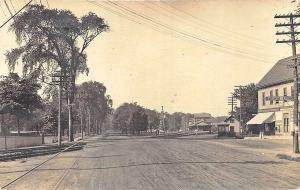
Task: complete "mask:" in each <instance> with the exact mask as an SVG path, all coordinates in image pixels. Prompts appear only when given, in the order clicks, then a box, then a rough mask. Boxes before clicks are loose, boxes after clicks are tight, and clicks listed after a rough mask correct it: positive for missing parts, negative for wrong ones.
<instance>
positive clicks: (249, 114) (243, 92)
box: [233, 83, 258, 124]
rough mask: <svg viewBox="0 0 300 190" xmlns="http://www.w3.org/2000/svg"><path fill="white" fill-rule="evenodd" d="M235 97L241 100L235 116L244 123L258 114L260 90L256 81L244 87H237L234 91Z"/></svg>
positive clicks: (235, 109) (235, 110)
mask: <svg viewBox="0 0 300 190" xmlns="http://www.w3.org/2000/svg"><path fill="white" fill-rule="evenodd" d="M233 97H234V98H236V99H238V100H239V101H240V102H241V105H240V107H242V109H240V107H235V108H234V112H233V115H234V116H235V118H237V119H238V120H240V116H241V120H242V123H243V124H245V123H247V122H248V121H249V120H250V119H252V118H253V117H254V115H255V114H257V110H258V90H257V88H256V85H255V84H254V83H250V84H248V85H246V86H245V87H243V88H238V89H235V90H234V92H233Z"/></svg>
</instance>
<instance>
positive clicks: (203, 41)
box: [107, 1, 266, 62]
mask: <svg viewBox="0 0 300 190" xmlns="http://www.w3.org/2000/svg"><path fill="white" fill-rule="evenodd" d="M107 3H110V4H113V5H115V6H117V7H120V8H122V9H123V10H125V11H127V12H129V13H131V14H133V15H135V16H138V17H140V18H143V19H145V20H147V21H150V22H152V23H154V24H157V25H159V26H161V27H163V28H164V29H168V30H171V31H173V32H176V33H178V34H181V35H183V36H184V37H187V38H191V39H194V40H197V41H199V42H201V44H202V45H205V46H206V47H209V48H215V49H217V50H219V51H222V52H227V53H231V54H234V55H240V56H243V57H244V58H248V59H252V60H256V61H262V62H266V60H262V59H258V58H257V56H253V55H249V54H248V53H246V52H243V51H240V50H235V49H233V48H230V47H226V46H223V45H222V44H219V43H217V42H212V41H210V40H207V39H203V38H202V37H199V36H195V35H193V34H190V33H188V32H186V31H183V30H179V29H176V28H175V29H174V27H171V26H169V25H166V24H163V23H161V22H160V21H157V20H155V19H153V18H151V17H148V16H145V15H143V14H140V13H137V12H135V11H133V10H131V9H130V8H128V7H126V6H124V5H123V6H121V5H119V4H117V3H115V2H111V1H109V2H107Z"/></svg>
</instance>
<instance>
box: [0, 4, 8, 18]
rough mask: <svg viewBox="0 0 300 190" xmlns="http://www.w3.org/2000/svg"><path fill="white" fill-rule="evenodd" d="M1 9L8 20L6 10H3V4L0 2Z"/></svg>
mask: <svg viewBox="0 0 300 190" xmlns="http://www.w3.org/2000/svg"><path fill="white" fill-rule="evenodd" d="M0 8H1V11H2V13H3V14H4V16H5V18H7V15H6V13H5V10H4V8H3V7H2V5H1V2H0Z"/></svg>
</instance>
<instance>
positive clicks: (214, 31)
mask: <svg viewBox="0 0 300 190" xmlns="http://www.w3.org/2000/svg"><path fill="white" fill-rule="evenodd" d="M137 3H139V4H141V5H142V6H145V7H147V8H149V9H151V10H154V11H155V12H158V11H159V10H157V9H154V8H153V7H150V6H148V5H146V4H148V3H147V2H146V3H144V2H137ZM152 5H155V6H157V7H158V8H159V9H161V10H165V11H167V12H168V13H170V14H171V15H174V16H176V17H177V18H179V19H180V20H182V22H186V23H191V24H193V25H194V26H196V27H197V28H199V29H200V30H201V31H207V32H208V33H209V34H214V35H217V36H220V37H222V38H224V37H226V38H228V37H230V36H229V35H226V36H224V35H225V34H224V33H220V32H217V31H216V30H215V29H214V30H210V29H207V28H203V27H200V25H199V24H197V23H195V22H192V21H190V20H187V19H184V18H183V17H182V16H179V15H177V14H176V13H173V12H172V11H170V10H168V9H166V8H165V7H162V6H159V5H158V4H157V3H156V2H153V3H152ZM162 14H163V15H164V16H166V17H169V15H166V14H164V13H162ZM188 21H190V22H188ZM233 40H235V41H237V42H241V41H240V40H238V39H237V38H236V37H233ZM223 44H224V45H226V46H227V47H230V48H233V49H234V48H235V47H233V46H230V45H228V44H225V43H224V42H223ZM251 45H255V44H253V43H250V44H248V45H247V48H249V50H247V51H251V52H252V53H255V54H260V55H261V56H272V55H271V54H270V55H268V54H265V53H262V52H261V51H260V52H257V49H258V48H262V46H256V45H257V44H256V45H255V47H254V46H252V47H251ZM251 48H252V50H250V49H251ZM255 50H256V51H255ZM273 56H274V55H273Z"/></svg>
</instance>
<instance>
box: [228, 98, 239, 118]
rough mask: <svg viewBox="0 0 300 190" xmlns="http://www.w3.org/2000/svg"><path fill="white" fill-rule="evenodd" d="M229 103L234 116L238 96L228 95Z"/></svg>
mask: <svg viewBox="0 0 300 190" xmlns="http://www.w3.org/2000/svg"><path fill="white" fill-rule="evenodd" d="M228 105H229V106H231V112H230V115H231V116H233V112H234V106H236V105H237V101H236V98H235V97H234V96H233V95H231V96H229V97H228Z"/></svg>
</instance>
